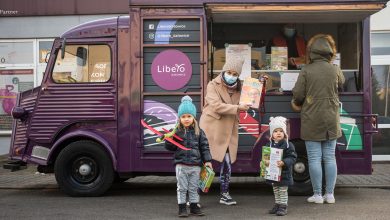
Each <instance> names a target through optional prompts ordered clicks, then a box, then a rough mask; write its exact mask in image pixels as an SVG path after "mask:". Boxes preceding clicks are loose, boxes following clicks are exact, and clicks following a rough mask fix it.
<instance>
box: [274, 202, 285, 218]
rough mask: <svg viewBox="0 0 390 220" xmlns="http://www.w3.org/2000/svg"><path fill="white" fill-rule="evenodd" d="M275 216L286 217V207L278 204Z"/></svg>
mask: <svg viewBox="0 0 390 220" xmlns="http://www.w3.org/2000/svg"><path fill="white" fill-rule="evenodd" d="M276 215H277V216H285V215H287V205H283V204H280V205H279V209H278V211H276Z"/></svg>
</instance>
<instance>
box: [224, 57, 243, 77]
mask: <svg viewBox="0 0 390 220" xmlns="http://www.w3.org/2000/svg"><path fill="white" fill-rule="evenodd" d="M242 65H244V60H241V59H229V60H226V63H225V65H223V68H222V70H223V71H227V70H233V71H236V72H237V73H238V75H240V74H241V70H242Z"/></svg>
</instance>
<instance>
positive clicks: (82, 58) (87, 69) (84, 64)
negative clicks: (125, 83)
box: [52, 45, 111, 83]
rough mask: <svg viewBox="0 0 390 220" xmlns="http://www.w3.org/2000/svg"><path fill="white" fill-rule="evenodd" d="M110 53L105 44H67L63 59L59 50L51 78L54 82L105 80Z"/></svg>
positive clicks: (109, 73)
mask: <svg viewBox="0 0 390 220" xmlns="http://www.w3.org/2000/svg"><path fill="white" fill-rule="evenodd" d="M110 77H111V55H110V48H109V47H108V46H107V45H67V46H66V49H65V56H64V59H62V58H61V51H59V53H58V56H57V59H56V63H55V67H54V70H53V75H52V78H53V80H54V82H56V83H92V82H94V83H96V82H107V81H108V80H109V79H110Z"/></svg>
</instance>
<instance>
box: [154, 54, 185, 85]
mask: <svg viewBox="0 0 390 220" xmlns="http://www.w3.org/2000/svg"><path fill="white" fill-rule="evenodd" d="M151 72H152V78H153V80H154V82H155V83H156V84H157V85H158V86H160V87H161V88H163V89H165V90H177V89H181V88H183V87H184V86H185V85H186V84H187V83H188V81H190V79H191V76H192V65H191V61H190V59H189V58H188V57H187V55H185V54H184V53H183V52H181V51H179V50H175V49H169V50H164V51H162V52H161V53H159V54H158V55H157V56H156V57H155V58H154V59H153V62H152V69H151Z"/></svg>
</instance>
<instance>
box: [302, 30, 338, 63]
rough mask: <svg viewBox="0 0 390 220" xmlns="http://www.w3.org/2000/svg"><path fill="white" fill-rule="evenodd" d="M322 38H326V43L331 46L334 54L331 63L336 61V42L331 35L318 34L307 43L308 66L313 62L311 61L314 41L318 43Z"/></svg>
mask: <svg viewBox="0 0 390 220" xmlns="http://www.w3.org/2000/svg"><path fill="white" fill-rule="evenodd" d="M320 38H324V39H325V40H326V41H328V43H329V45H330V46H331V48H332V51H333V53H332V56H331V58H330V60H329V62H331V61H332V60H334V58H335V57H336V53H337V49H336V43H335V42H334V39H333V37H332V36H331V35H329V34H317V35H314V36H313V37H312V38H310V40H309V42H307V46H306V64H309V63H311V62H312V60H311V59H310V51H311V46H312V45H313V43H314V41H316V40H317V39H320Z"/></svg>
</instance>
